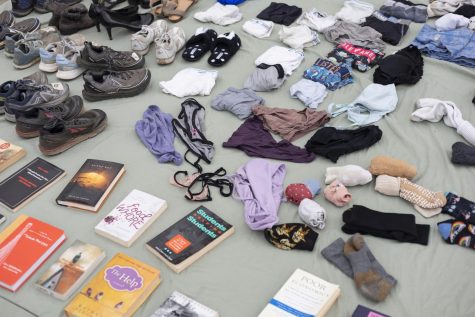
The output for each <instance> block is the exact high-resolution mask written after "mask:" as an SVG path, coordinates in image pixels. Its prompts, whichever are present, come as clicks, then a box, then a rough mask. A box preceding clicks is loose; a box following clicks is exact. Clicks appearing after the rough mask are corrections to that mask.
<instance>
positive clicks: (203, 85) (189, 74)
mask: <svg viewBox="0 0 475 317" xmlns="http://www.w3.org/2000/svg"><path fill="white" fill-rule="evenodd" d="M216 78H218V71H216V70H203V69H197V68H185V69H183V70H181V71H179V72H178V73H176V74H175V76H173V78H172V79H171V80H169V81H161V82H160V83H159V85H160V88H162V91H163V92H164V93H167V94H171V95H175V96H177V97H180V98H182V97H186V96H198V95H199V96H208V95H209V94H210V93H211V90H212V89H213V87H214V85H215V83H216Z"/></svg>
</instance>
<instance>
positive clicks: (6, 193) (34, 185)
mask: <svg viewBox="0 0 475 317" xmlns="http://www.w3.org/2000/svg"><path fill="white" fill-rule="evenodd" d="M63 176H64V171H63V170H62V169H60V168H59V167H57V166H55V165H53V164H51V163H49V162H47V161H45V160H43V159H42V158H39V157H37V158H35V159H34V160H33V161H31V162H30V163H28V164H27V165H25V166H23V167H22V168H21V169H19V170H18V171H17V172H15V173H14V174H13V175H11V176H10V177H8V178H6V179H5V180H3V181H2V182H1V183H0V203H1V204H2V205H4V206H6V207H7V208H9V209H10V210H12V211H18V210H19V209H21V208H22V207H23V206H24V205H26V204H27V203H28V202H29V201H30V200H32V199H33V198H35V197H36V196H38V195H39V194H41V193H42V192H43V191H44V190H46V189H47V188H48V187H50V186H51V185H53V184H54V183H55V182H57V181H58V180H59V179H61V177H63Z"/></svg>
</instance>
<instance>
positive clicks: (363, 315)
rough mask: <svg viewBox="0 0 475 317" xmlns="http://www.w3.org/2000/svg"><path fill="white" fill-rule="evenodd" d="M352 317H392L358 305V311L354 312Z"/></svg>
mask: <svg viewBox="0 0 475 317" xmlns="http://www.w3.org/2000/svg"><path fill="white" fill-rule="evenodd" d="M351 317H390V316H389V315H385V314H383V313H380V312H377V311H375V310H372V309H369V308H368V307H365V306H363V305H358V307H356V310H355V311H354V312H353V314H352V315H351Z"/></svg>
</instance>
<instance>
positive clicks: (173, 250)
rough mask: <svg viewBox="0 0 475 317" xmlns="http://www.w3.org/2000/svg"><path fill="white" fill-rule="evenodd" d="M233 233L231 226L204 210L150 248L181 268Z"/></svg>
mask: <svg viewBox="0 0 475 317" xmlns="http://www.w3.org/2000/svg"><path fill="white" fill-rule="evenodd" d="M232 232H234V227H233V226H232V225H231V224H229V223H227V222H226V221H224V220H223V219H221V217H219V216H218V215H216V214H215V213H213V212H212V211H211V210H209V209H207V208H206V207H204V206H200V207H198V208H196V209H195V210H193V211H192V212H190V213H189V214H188V215H186V216H185V217H184V218H182V219H181V220H179V221H178V222H176V223H175V224H173V225H171V226H170V227H169V228H168V229H166V230H165V231H163V232H162V233H160V234H159V235H158V236H156V237H155V238H153V239H152V240H150V241H149V242H147V246H148V247H149V248H150V249H151V250H153V251H154V252H157V253H158V254H160V255H161V256H163V257H164V258H165V259H166V260H167V261H169V262H170V263H171V264H173V265H177V264H180V263H181V262H183V261H186V260H187V259H188V258H190V257H192V256H194V255H195V254H196V253H198V252H200V251H201V250H202V249H204V248H206V247H207V246H208V245H210V244H212V243H213V242H215V241H216V240H219V239H220V237H221V236H223V235H225V234H226V233H232Z"/></svg>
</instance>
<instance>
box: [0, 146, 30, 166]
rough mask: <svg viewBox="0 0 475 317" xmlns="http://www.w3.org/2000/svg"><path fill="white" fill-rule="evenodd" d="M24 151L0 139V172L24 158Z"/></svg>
mask: <svg viewBox="0 0 475 317" xmlns="http://www.w3.org/2000/svg"><path fill="white" fill-rule="evenodd" d="M25 154H26V151H25V150H24V149H23V148H22V147H20V146H18V145H15V144H12V143H10V142H8V141H5V140H3V139H0V172H1V171H3V170H4V169H6V168H7V167H9V166H10V165H12V164H13V163H15V162H16V161H18V160H19V159H21V158H22V157H23V156H25Z"/></svg>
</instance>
